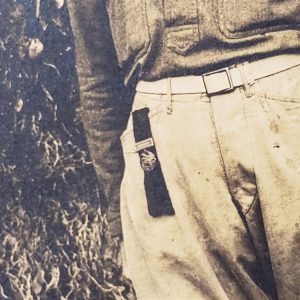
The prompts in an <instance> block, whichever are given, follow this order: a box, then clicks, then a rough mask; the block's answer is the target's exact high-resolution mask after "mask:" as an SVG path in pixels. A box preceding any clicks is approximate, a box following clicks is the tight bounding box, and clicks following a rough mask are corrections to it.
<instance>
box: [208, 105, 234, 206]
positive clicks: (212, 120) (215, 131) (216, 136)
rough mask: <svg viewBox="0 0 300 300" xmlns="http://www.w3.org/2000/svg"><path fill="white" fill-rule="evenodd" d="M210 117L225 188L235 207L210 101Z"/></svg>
mask: <svg viewBox="0 0 300 300" xmlns="http://www.w3.org/2000/svg"><path fill="white" fill-rule="evenodd" d="M210 119H211V122H212V125H213V128H214V133H215V139H216V142H217V148H218V150H217V151H218V154H219V155H218V156H219V160H220V163H221V165H222V169H223V172H224V176H225V180H226V183H227V188H228V192H229V194H230V196H231V201H232V203H233V204H234V205H235V207H236V208H237V206H236V204H235V203H234V201H233V199H234V198H233V195H232V192H231V190H230V188H229V187H230V184H229V179H228V175H227V171H226V167H225V161H224V158H223V154H222V151H221V145H220V141H219V138H218V130H217V126H216V122H215V117H214V111H213V107H212V103H211V102H210ZM237 210H238V211H239V209H238V208H237Z"/></svg>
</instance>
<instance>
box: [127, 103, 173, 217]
mask: <svg viewBox="0 0 300 300" xmlns="http://www.w3.org/2000/svg"><path fill="white" fill-rule="evenodd" d="M132 121H133V131H134V138H135V143H136V149H137V151H138V153H139V156H140V162H141V167H142V168H143V170H144V186H145V192H146V197H147V204H148V211H149V214H150V215H151V216H152V217H159V216H164V215H174V214H175V212H174V208H173V206H172V202H171V199H170V195H169V192H168V189H167V186H166V183H165V179H164V176H163V173H162V170H161V165H160V162H159V159H158V157H157V152H156V148H155V145H154V141H153V138H152V133H151V127H150V121H149V108H148V107H145V108H142V109H139V110H135V111H133V112H132Z"/></svg>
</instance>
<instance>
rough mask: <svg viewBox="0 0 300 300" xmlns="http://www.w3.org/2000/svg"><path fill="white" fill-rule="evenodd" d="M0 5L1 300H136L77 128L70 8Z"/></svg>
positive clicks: (26, 0)
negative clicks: (117, 254)
mask: <svg viewBox="0 0 300 300" xmlns="http://www.w3.org/2000/svg"><path fill="white" fill-rule="evenodd" d="M36 3H39V1H37V2H36V1H33V0H23V1H21V0H20V1H17V0H9V1H5V0H0V7H1V9H0V14H1V18H0V66H1V69H0V85H1V88H0V136H1V143H0V180H1V184H0V205H1V211H0V228H1V230H0V243H1V247H0V299H16V300H17V299H20V300H21V299H22V300H23V299H24V300H27V299H28V300H29V299H30V300H31V299H134V298H135V296H134V292H133V290H132V287H131V285H130V282H129V281H128V280H127V279H126V278H125V277H124V276H123V275H122V272H121V270H120V268H119V267H118V266H117V265H116V264H115V262H114V259H113V257H114V255H115V253H114V252H115V244H114V242H113V240H112V239H111V238H110V236H109V234H108V227H107V223H106V220H105V218H104V217H103V215H102V214H101V209H100V206H101V204H103V203H101V202H103V200H101V199H102V198H103V197H102V196H101V193H100V192H99V189H98V185H97V180H96V175H95V172H94V169H93V167H92V164H91V162H90V158H89V154H88V151H87V145H86V141H85V139H84V131H83V128H82V124H81V120H80V105H79V97H78V88H77V79H76V76H75V62H74V47H73V43H72V34H71V30H70V26H69V19H68V14H67V8H66V5H63V2H62V1H50V0H45V1H41V2H40V5H41V6H40V9H38V18H37V17H36Z"/></svg>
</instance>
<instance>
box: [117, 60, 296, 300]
mask: <svg viewBox="0 0 300 300" xmlns="http://www.w3.org/2000/svg"><path fill="white" fill-rule="evenodd" d="M248 88H249V89H250V94H249V89H248V92H247V95H246V93H245V90H244V88H243V87H239V88H236V89H235V90H234V91H232V92H229V93H224V94H221V95H215V96H211V97H208V96H207V95H206V94H178V95H173V96H172V100H173V112H172V114H168V113H167V106H168V105H169V103H168V101H167V96H166V95H159V94H146V93H140V92H139V93H137V94H136V96H135V100H134V105H133V109H139V108H142V107H145V106H147V107H149V108H150V123H151V130H152V134H153V138H154V142H155V145H156V149H157V153H158V157H159V160H160V163H161V167H162V171H163V174H164V178H165V181H166V184H167V187H168V190H169V193H170V196H171V199H172V204H173V207H174V209H175V215H174V216H163V217H157V218H153V217H151V216H150V215H149V214H148V211H147V200H146V196H145V191H144V171H143V169H142V168H141V166H140V161H139V155H138V153H137V152H136V150H135V147H134V146H135V141H134V136H133V129H132V120H131V119H130V120H129V123H128V128H127V129H126V130H125V132H124V134H123V135H122V138H121V139H122V143H123V149H124V155H125V163H126V168H125V175H124V179H123V182H122V187H121V216H122V223H123V232H124V246H125V255H126V261H127V267H126V269H127V273H128V275H129V276H130V278H131V279H132V281H133V285H134V288H135V289H136V292H137V297H138V299H139V300H145V299H149V300H168V299H169V300H177V299H178V300H179V299H180V300H181V299H182V300H185V299H187V300H193V299H209V300H211V299H233V300H239V299H255V300H260V299H276V290H275V289H277V293H278V298H279V299H286V300H293V299H300V66H296V67H293V68H290V69H289V70H285V71H283V72H280V73H278V74H274V75H272V76H268V77H265V78H263V79H260V80H257V81H256V82H255V83H254V84H253V85H252V86H250V87H248Z"/></svg>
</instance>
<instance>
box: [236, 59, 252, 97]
mask: <svg viewBox="0 0 300 300" xmlns="http://www.w3.org/2000/svg"><path fill="white" fill-rule="evenodd" d="M237 68H238V70H239V72H240V74H241V77H242V80H243V87H244V91H245V95H246V97H247V98H250V97H251V96H253V92H252V89H251V86H252V85H253V84H254V80H253V79H251V78H249V76H247V75H248V74H246V72H245V64H244V63H243V64H238V65H237Z"/></svg>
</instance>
